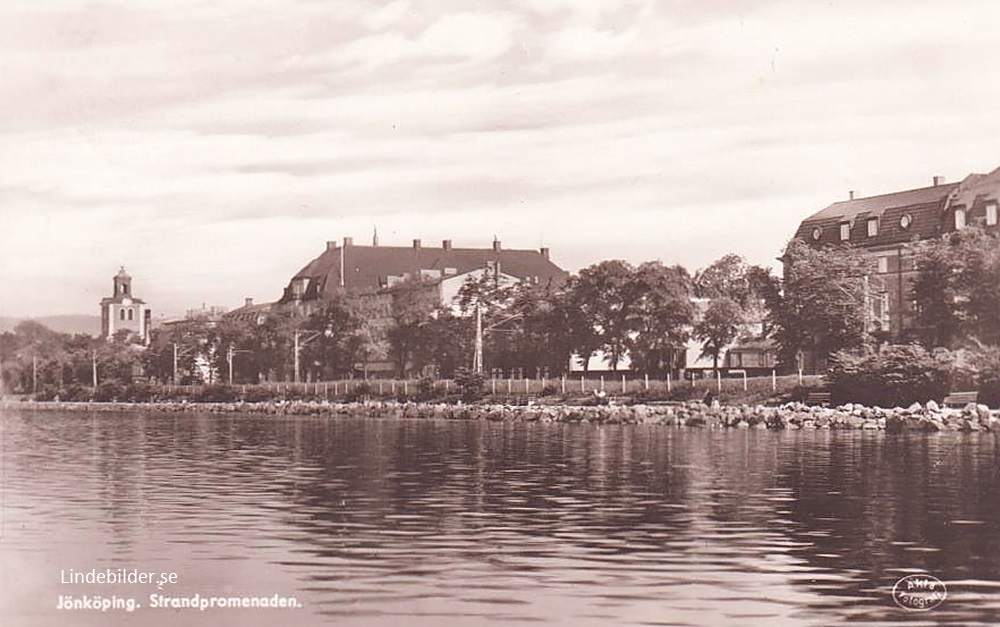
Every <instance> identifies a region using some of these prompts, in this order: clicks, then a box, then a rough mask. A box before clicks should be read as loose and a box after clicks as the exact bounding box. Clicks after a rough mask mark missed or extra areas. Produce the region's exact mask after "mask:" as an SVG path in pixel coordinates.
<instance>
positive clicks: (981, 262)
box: [911, 227, 1000, 347]
mask: <svg viewBox="0 0 1000 627" xmlns="http://www.w3.org/2000/svg"><path fill="white" fill-rule="evenodd" d="M914 248H915V250H914V252H915V254H916V256H917V259H918V273H917V277H916V279H915V280H914V282H913V286H912V289H911V296H912V297H913V299H914V301H915V302H916V312H915V322H916V324H915V327H916V329H917V334H918V337H919V338H920V340H921V342H922V343H923V344H924V345H925V346H929V347H934V346H954V345H956V344H958V343H961V342H962V341H963V340H965V339H968V338H976V339H978V340H979V341H981V342H983V343H986V344H992V345H996V344H1000V242H998V241H997V238H996V237H995V236H994V235H992V234H989V233H986V232H984V231H983V230H981V229H979V228H975V227H968V228H966V229H963V230H961V231H957V232H954V233H949V234H947V235H945V236H944V237H942V238H939V239H934V240H926V241H923V242H920V243H918V244H916V245H915V247H914Z"/></svg>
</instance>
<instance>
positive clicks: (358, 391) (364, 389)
mask: <svg viewBox="0 0 1000 627" xmlns="http://www.w3.org/2000/svg"><path fill="white" fill-rule="evenodd" d="M371 397H372V386H371V385H369V384H368V382H367V381H363V382H361V383H359V384H357V385H355V386H354V387H353V388H351V389H350V390H349V391H348V392H347V394H345V395H344V400H345V401H347V402H348V403H358V402H360V401H367V400H371Z"/></svg>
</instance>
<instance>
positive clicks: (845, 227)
mask: <svg viewBox="0 0 1000 627" xmlns="http://www.w3.org/2000/svg"><path fill="white" fill-rule="evenodd" d="M849 239H851V223H850V222H841V223H840V241H842V242H846V241H847V240H849Z"/></svg>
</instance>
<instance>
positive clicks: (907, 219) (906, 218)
mask: <svg viewBox="0 0 1000 627" xmlns="http://www.w3.org/2000/svg"><path fill="white" fill-rule="evenodd" d="M912 223H913V216H911V215H910V214H908V213H904V214H903V215H902V217H900V218H899V226H900V227H902V229H903V230H904V231H905V230H906V229H908V228H910V225H911V224H912Z"/></svg>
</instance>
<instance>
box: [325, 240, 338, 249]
mask: <svg viewBox="0 0 1000 627" xmlns="http://www.w3.org/2000/svg"><path fill="white" fill-rule="evenodd" d="M336 248H337V242H336V241H335V240H332V239H328V240H326V249H327V250H335V249H336Z"/></svg>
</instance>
